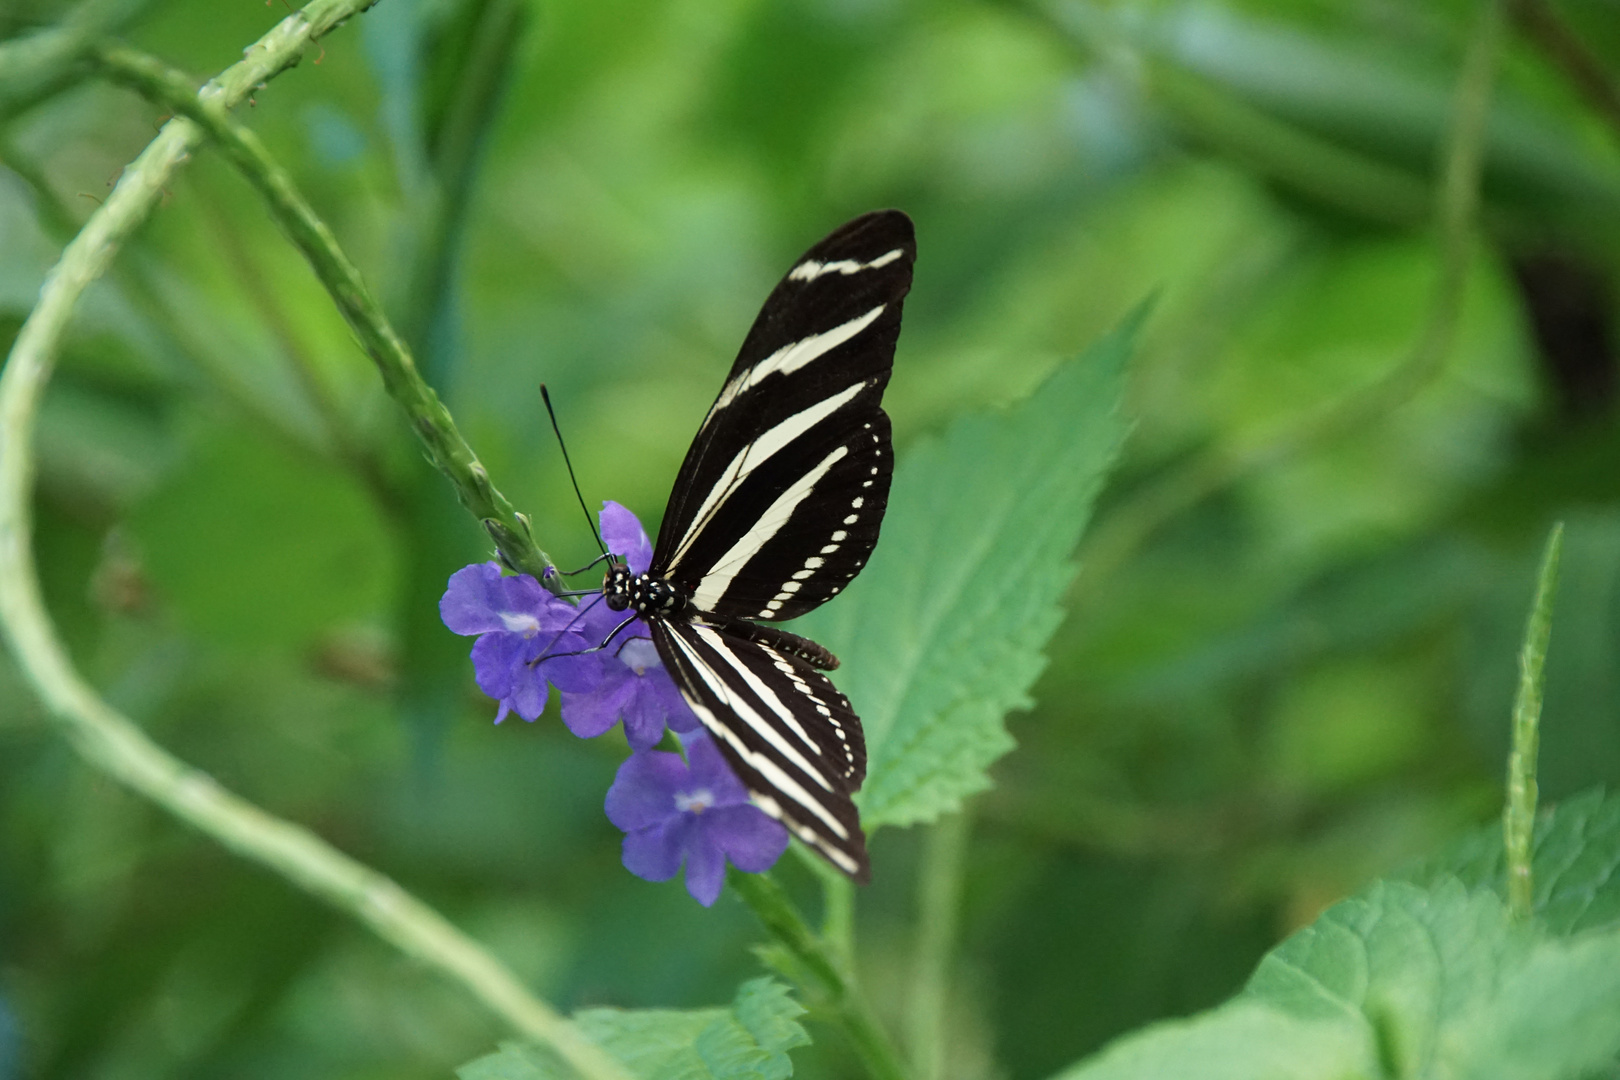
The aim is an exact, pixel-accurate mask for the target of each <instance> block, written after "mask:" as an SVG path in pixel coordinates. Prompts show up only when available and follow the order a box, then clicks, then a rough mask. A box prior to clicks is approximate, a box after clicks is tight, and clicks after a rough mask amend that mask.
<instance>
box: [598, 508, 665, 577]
mask: <svg viewBox="0 0 1620 1080" xmlns="http://www.w3.org/2000/svg"><path fill="white" fill-rule="evenodd" d="M597 520H598V521H600V522H601V523H602V543H603V544H605V545H607V549H608V550H609V551H611V552H613V554H615V555H618V556H619V557H620V558H622V559H624V561H625V564H626V565H627V566H629V567H630V572H631V573H632V574H645V573H646V572H647V567H649V566H651V565H652V556H653V549H652V541H650V540H648V539H647V530H646V529H643V528H642V527H641V522H640V521H639V520H638V519H637V518H636V515H634V514H632V513H631V512H630V511H629V510H627V509H625V508H624V507H622V506H620V505H619V504H618V503H616V502H614V501H613V500H612V499H606V500H604V501H603V502H602V512H601V513H600V514H598V515H597Z"/></svg>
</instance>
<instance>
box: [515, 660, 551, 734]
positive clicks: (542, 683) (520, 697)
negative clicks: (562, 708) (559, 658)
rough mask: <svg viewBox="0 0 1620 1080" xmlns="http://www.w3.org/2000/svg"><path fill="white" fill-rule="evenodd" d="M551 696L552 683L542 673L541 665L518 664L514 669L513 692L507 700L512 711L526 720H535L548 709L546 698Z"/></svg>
mask: <svg viewBox="0 0 1620 1080" xmlns="http://www.w3.org/2000/svg"><path fill="white" fill-rule="evenodd" d="M550 696H551V685H550V684H549V683H548V682H546V679H545V676H544V675H542V674H541V673H540V668H539V665H536V664H527V663H525V664H518V665H517V666H516V667H514V668H513V669H512V692H511V693H510V694H509V695H507V700H508V701H510V702H511V703H512V711H513V712H515V713H517V714H518V715H519V716H521V717H523V719H525V720H529V721H534V720H538V719H539V718H540V714H541V713H543V712H545V711H546V699H547V698H548V697H550Z"/></svg>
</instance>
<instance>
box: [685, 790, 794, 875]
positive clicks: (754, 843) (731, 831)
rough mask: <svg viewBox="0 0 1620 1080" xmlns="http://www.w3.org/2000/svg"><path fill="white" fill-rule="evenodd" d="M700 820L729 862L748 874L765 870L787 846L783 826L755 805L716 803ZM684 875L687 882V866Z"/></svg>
mask: <svg viewBox="0 0 1620 1080" xmlns="http://www.w3.org/2000/svg"><path fill="white" fill-rule="evenodd" d="M700 820H701V821H702V823H703V828H704V831H705V832H706V833H707V834H708V836H709V838H710V839H711V840H713V841H714V843H715V844H716V845H717V846H718V847H719V848H720V850H721V851H724V852H725V853H726V858H728V859H730V860H731V864H732V865H733V866H735V867H736V868H737V869H739V870H746V871H747V872H748V873H750V874H758V873H760V872H762V871H765V870H769V869H770V868H771V867H772V866H774V865H776V860H777V859H780V858H781V857H782V852H784V851H786V850H787V846H788V831H787V829H786V828H785V827H784V826H783V825H782V823H781V822H779V821H775V820H773V819H771V818H770V817H769V816H767V815H766V813H765V811H763V810H761V809H760V808H759V807H757V806H716V807H714V808H712V809H710V810H706V811H704V813H703V815H702V818H701V819H700ZM686 879H687V882H688V885H690V882H691V880H692V871H691V870H690V869H688V870H687V871H686Z"/></svg>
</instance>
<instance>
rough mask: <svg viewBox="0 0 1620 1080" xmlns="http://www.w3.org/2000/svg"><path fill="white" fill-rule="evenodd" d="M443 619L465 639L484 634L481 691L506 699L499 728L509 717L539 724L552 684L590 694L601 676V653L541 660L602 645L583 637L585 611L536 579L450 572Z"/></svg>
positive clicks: (486, 570)
mask: <svg viewBox="0 0 1620 1080" xmlns="http://www.w3.org/2000/svg"><path fill="white" fill-rule="evenodd" d="M439 617H440V618H442V619H443V620H444V625H446V626H448V627H449V628H450V629H451V630H453V631H455V632H456V633H458V634H477V635H478V640H477V641H475V642H473V647H472V661H473V673H474V675H475V676H476V677H477V679H478V688H479V689H480V690H482V691H483V692H484V693H486V694H488V695H489V696H490V697H492V698H494V699H495V700H496V701H498V702H500V710H499V711H498V712H497V713H496V714H495V722H496V723H497V724H498V723H500V722H501V721H502V720H504V719H506V714H507V713H509V712H515V713H517V714H518V715H519V716H521V717H523V719H525V720H534V719H535V718H536V717H538V716H539V715H540V714H541V713H542V712H543V711H544V710H545V707H546V696H547V694H548V693H549V688H550V687H551V686H555V687H557V689H559V690H570V691H572V690H587V689H589V688H590V687H591V686H592V685H594V684H595V682H596V680H597V679H598V677H599V671H600V666H601V665H600V661H599V660H598V658H597V656H596V655H595V654H587V655H585V656H564V657H558V658H556V659H546V660H543V661H542V660H541V656H542V655H545V656H548V657H550V656H553V655H555V654H557V653H571V652H576V651H578V650H581V649H585V648H589V647H590V646H591V645H592V644H594V642H592V641H589V640H587V635H586V634H585V633H584V632H583V629H582V627H583V623H584V620H583V619H582V618H580V612H579V609H578V608H576V607H574V605H573V604H570V603H568V602H567V601H566V600H559V599H558V598H557V597H555V596H553V595H552V594H551V593H549V592H547V591H546V590H545V589H544V588H542V587H541V586H540V583H539V582H537V581H535V580H534V578H532V577H530V576H529V575H528V574H518V575H517V576H515V577H507V576H505V575H503V574H502V573H501V568H500V564H498V563H493V562H487V563H477V564H475V565H473V566H467V567H463V568H462V569H460V570H457V571H456V572H455V573H454V574H452V575H450V584H449V586H448V587H447V588H446V589H445V591H444V596H443V597H442V598H441V599H440V600H439Z"/></svg>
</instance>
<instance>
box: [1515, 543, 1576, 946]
mask: <svg viewBox="0 0 1620 1080" xmlns="http://www.w3.org/2000/svg"><path fill="white" fill-rule="evenodd" d="M1563 547H1564V523H1563V522H1561V521H1560V522H1558V523H1557V524H1555V525H1554V526H1553V527H1552V533H1551V534H1550V535H1549V536H1548V537H1547V547H1546V550H1545V552H1544V553H1543V554H1542V556H1541V573H1540V574H1539V575H1537V578H1536V598H1535V600H1534V601H1533V602H1532V603H1531V605H1530V618H1529V619H1528V620H1527V621H1526V623H1525V627H1524V644H1522V645H1521V646H1520V647H1519V692H1518V694H1517V695H1516V696H1515V697H1514V699H1513V750H1512V752H1511V753H1510V754H1509V755H1508V782H1507V806H1506V808H1505V809H1504V810H1503V811H1502V842H1503V845H1504V846H1505V847H1506V849H1507V892H1508V911H1509V912H1511V913H1512V915H1513V917H1514V918H1515V919H1519V920H1521V921H1523V920H1526V919H1529V918H1530V913H1531V898H1532V895H1533V893H1534V886H1535V882H1534V880H1533V879H1532V878H1531V876H1530V857H1531V855H1532V848H1533V842H1534V840H1535V829H1536V751H1537V749H1538V744H1539V742H1540V737H1541V735H1540V726H1541V691H1542V685H1543V681H1544V680H1543V677H1542V673H1543V669H1544V668H1545V667H1546V663H1547V641H1548V639H1549V638H1550V637H1551V636H1552V613H1553V597H1554V595H1555V594H1556V593H1557V591H1558V556H1559V553H1560V552H1561V551H1562V550H1563Z"/></svg>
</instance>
